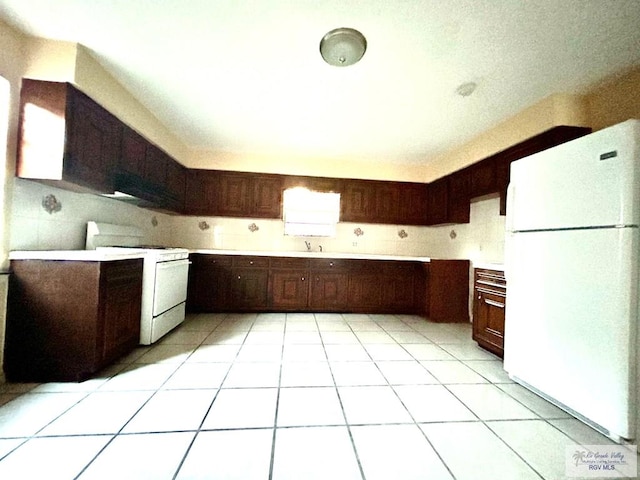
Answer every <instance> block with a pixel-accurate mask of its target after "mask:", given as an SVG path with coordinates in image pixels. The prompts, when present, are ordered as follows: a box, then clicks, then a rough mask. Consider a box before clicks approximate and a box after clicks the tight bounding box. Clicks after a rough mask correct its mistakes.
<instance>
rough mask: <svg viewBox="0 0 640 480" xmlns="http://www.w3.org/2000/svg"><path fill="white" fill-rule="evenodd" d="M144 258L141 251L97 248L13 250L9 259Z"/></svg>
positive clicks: (99, 259) (92, 260)
mask: <svg viewBox="0 0 640 480" xmlns="http://www.w3.org/2000/svg"><path fill="white" fill-rule="evenodd" d="M135 258H144V255H143V254H142V253H126V254H124V253H120V254H117V253H106V252H99V251H97V250H14V251H12V252H9V260H52V261H77V262H113V261H117V260H131V259H135Z"/></svg>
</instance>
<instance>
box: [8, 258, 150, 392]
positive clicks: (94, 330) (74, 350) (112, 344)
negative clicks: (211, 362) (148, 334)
mask: <svg viewBox="0 0 640 480" xmlns="http://www.w3.org/2000/svg"><path fill="white" fill-rule="evenodd" d="M142 263H143V260H142V259H141V258H137V259H126V260H114V261H66V260H12V261H11V270H12V277H11V281H10V287H9V297H8V308H7V328H6V348H5V364H4V369H5V375H6V378H7V380H9V381H17V382H51V381H81V380H85V379H87V378H89V377H90V376H91V375H92V374H93V373H95V372H97V371H99V370H100V369H102V368H104V367H105V366H107V365H109V364H110V363H112V362H113V361H114V360H116V359H117V358H118V357H120V356H122V355H125V354H127V353H129V352H130V351H131V350H132V349H133V348H134V347H135V346H137V345H138V343H139V339H140V307H141V299H142Z"/></svg>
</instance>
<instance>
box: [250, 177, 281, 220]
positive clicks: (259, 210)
mask: <svg viewBox="0 0 640 480" xmlns="http://www.w3.org/2000/svg"><path fill="white" fill-rule="evenodd" d="M282 185H283V180H282V178H281V177H279V176H273V175H269V176H266V175H265V176H262V175H260V176H256V177H254V178H253V204H252V209H251V210H250V211H249V212H247V213H248V214H249V215H251V216H255V217H259V218H280V217H281V216H282Z"/></svg>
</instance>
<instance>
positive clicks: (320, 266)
mask: <svg viewBox="0 0 640 480" xmlns="http://www.w3.org/2000/svg"><path fill="white" fill-rule="evenodd" d="M347 266H348V261H346V260H340V259H335V258H312V259H311V260H309V267H310V268H311V270H329V271H341V272H342V271H346V270H347Z"/></svg>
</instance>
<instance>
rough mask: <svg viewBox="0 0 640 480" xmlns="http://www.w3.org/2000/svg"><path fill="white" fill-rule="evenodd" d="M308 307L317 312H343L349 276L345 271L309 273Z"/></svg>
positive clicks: (345, 304)
mask: <svg viewBox="0 0 640 480" xmlns="http://www.w3.org/2000/svg"><path fill="white" fill-rule="evenodd" d="M310 278H311V280H310V286H311V291H310V293H309V308H310V309H311V310H313V311H318V312H345V311H346V310H347V306H348V305H349V303H348V297H347V285H348V284H349V277H348V276H347V274H346V273H327V272H316V273H314V274H312V275H311V277H310Z"/></svg>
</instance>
